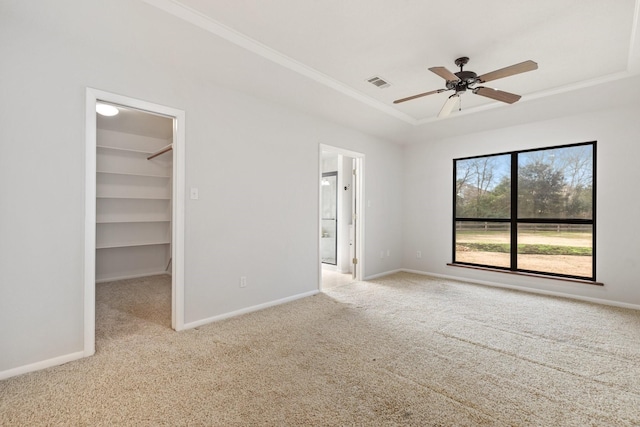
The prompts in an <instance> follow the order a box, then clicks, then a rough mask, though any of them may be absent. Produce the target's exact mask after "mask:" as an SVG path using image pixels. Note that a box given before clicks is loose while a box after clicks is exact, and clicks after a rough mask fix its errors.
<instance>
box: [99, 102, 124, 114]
mask: <svg viewBox="0 0 640 427" xmlns="http://www.w3.org/2000/svg"><path fill="white" fill-rule="evenodd" d="M119 112H120V111H118V109H117V108H116V107H114V106H113V105H108V104H100V103H97V104H96V113H98V114H100V115H103V116H115V115H116V114H118V113H119Z"/></svg>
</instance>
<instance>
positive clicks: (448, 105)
mask: <svg viewBox="0 0 640 427" xmlns="http://www.w3.org/2000/svg"><path fill="white" fill-rule="evenodd" d="M459 102H460V95H458V94H454V95H451V96H450V97H449V99H447V102H445V103H444V105H443V106H442V109H441V110H440V112H439V113H438V117H447V116H448V115H449V114H451V112H452V111H453V109H454V108H456V106H457V105H458V103H459Z"/></svg>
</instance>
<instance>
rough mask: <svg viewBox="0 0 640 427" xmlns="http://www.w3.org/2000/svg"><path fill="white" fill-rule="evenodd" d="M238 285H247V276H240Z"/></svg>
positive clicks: (244, 286)
mask: <svg viewBox="0 0 640 427" xmlns="http://www.w3.org/2000/svg"><path fill="white" fill-rule="evenodd" d="M240 287H241V288H246V287H247V276H240Z"/></svg>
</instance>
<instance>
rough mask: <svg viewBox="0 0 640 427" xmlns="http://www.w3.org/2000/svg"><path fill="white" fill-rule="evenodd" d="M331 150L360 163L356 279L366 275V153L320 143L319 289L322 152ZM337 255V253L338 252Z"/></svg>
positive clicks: (357, 185)
mask: <svg viewBox="0 0 640 427" xmlns="http://www.w3.org/2000/svg"><path fill="white" fill-rule="evenodd" d="M323 151H326V152H330V153H334V154H338V155H342V156H346V157H352V158H354V159H356V162H357V163H358V168H357V170H358V175H357V176H356V178H355V179H356V180H357V184H356V187H357V189H358V200H357V202H358V205H357V206H356V212H358V221H357V230H355V233H356V253H355V257H356V258H357V259H358V264H357V265H356V278H355V280H362V278H363V277H364V272H365V269H364V265H365V261H366V260H365V259H364V253H365V251H364V247H365V246H364V245H365V235H364V230H365V227H364V224H365V211H364V205H365V203H364V200H365V188H364V187H365V185H364V181H365V180H364V176H365V155H364V154H363V153H359V152H357V151H351V150H347V149H344V148H340V147H335V146H332V145H327V144H323V143H320V144H318V194H317V196H318V197H317V199H318V212H317V213H318V218H317V220H318V233H317V239H318V240H317V247H318V289H320V288H321V285H322V260H321V257H320V251H321V247H320V245H321V241H320V236H321V235H322V224H321V223H320V222H321V221H320V218H321V217H322V213H321V210H322V206H321V200H320V197H321V188H320V187H321V181H322V152H323ZM336 255H337V254H336Z"/></svg>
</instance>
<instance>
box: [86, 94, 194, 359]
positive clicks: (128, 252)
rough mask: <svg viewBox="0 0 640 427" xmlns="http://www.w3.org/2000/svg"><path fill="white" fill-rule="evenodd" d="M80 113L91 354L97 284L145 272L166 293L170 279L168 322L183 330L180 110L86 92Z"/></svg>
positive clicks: (139, 276)
mask: <svg viewBox="0 0 640 427" xmlns="http://www.w3.org/2000/svg"><path fill="white" fill-rule="evenodd" d="M101 109H106V110H108V111H105V112H104V114H102V113H101V112H100V110H101ZM86 114H87V116H86V123H87V128H86V129H87V138H86V149H87V151H86V206H85V209H86V216H85V346H84V347H85V348H84V352H85V356H88V355H91V354H93V353H94V352H95V315H96V301H95V295H96V286H100V285H99V284H100V283H102V282H114V283H116V281H118V282H117V283H118V286H123V285H124V286H127V285H128V284H129V282H130V283H131V285H132V286H135V283H136V281H144V280H145V279H142V278H149V277H151V278H156V279H155V280H159V281H160V282H164V283H165V285H164V286H165V287H164V289H165V290H167V289H168V288H167V286H168V282H169V281H170V282H171V291H170V292H171V327H172V328H173V329H175V330H180V329H182V328H183V325H184V311H183V309H184V272H183V271H184V268H183V266H184V259H183V253H184V129H183V127H184V126H183V124H184V112H182V111H180V110H175V109H172V108H169V107H165V106H161V105H156V104H151V103H148V102H145V101H140V100H136V99H132V98H128V97H123V96H120V95H115V94H110V93H107V92H102V91H98V90H94V89H87V112H86ZM109 114H113V115H112V116H109ZM163 277H164V278H163ZM158 278H160V279H158ZM166 314H168V313H165V315H166Z"/></svg>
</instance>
